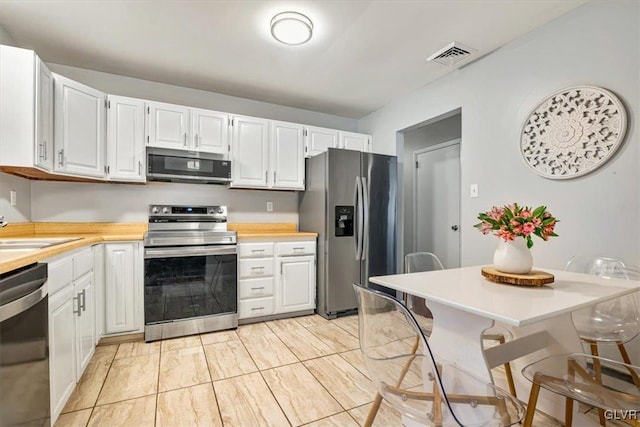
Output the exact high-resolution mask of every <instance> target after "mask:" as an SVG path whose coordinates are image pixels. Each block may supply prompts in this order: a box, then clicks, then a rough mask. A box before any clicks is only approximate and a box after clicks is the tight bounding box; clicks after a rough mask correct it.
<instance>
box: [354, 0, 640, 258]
mask: <svg viewBox="0 0 640 427" xmlns="http://www.w3.org/2000/svg"><path fill="white" fill-rule="evenodd" d="M639 32H640V3H639V2H637V1H636V0H616V1H609V2H602V1H592V2H589V3H587V4H585V5H584V6H581V7H579V8H577V9H575V10H574V11H571V12H569V13H568V14H566V15H564V16H562V17H560V18H558V19H556V20H554V21H552V22H550V23H548V24H546V25H544V26H542V27H540V28H538V29H536V30H534V31H532V32H531V33H529V34H527V35H525V36H524V37H522V38H520V39H518V40H516V41H514V42H512V43H510V44H508V45H506V46H504V47H503V48H501V49H499V50H497V51H495V52H493V53H492V54H490V55H488V56H485V57H484V58H482V59H480V60H478V61H477V62H474V63H472V64H470V65H468V66H466V67H464V68H462V69H460V70H458V71H456V72H454V73H451V74H448V75H447V76H445V77H443V78H441V79H439V80H437V81H435V82H433V83H431V84H429V85H427V86H425V87H423V88H421V89H419V90H417V91H415V92H413V93H411V94H408V95H406V96H403V97H402V98H400V99H398V100H396V101H394V102H392V103H391V104H389V105H387V106H386V107H384V108H382V109H381V110H379V111H377V112H375V113H372V114H370V115H369V116H367V117H365V118H363V119H362V120H361V121H360V130H361V131H362V132H367V133H371V134H372V135H373V149H374V150H375V151H377V152H384V153H391V154H395V152H396V139H397V132H398V131H399V130H402V129H406V128H408V127H410V126H413V125H415V124H417V123H421V122H423V121H425V120H428V119H430V118H432V117H436V116H439V115H442V114H444V113H446V112H449V111H453V110H456V109H458V108H461V110H462V141H463V142H462V146H461V165H462V170H461V194H462V203H461V232H462V235H461V239H462V241H461V249H462V250H461V258H462V259H461V261H462V265H474V264H487V263H490V262H491V259H492V254H493V251H494V249H495V247H496V245H497V243H498V241H497V238H496V237H489V236H483V235H481V234H480V233H479V232H477V231H476V230H475V229H473V228H472V225H473V224H474V223H475V222H476V216H477V213H478V212H481V211H484V210H487V209H489V208H490V207H491V206H492V205H494V204H505V203H510V202H513V201H517V202H520V203H523V204H530V205H539V204H545V205H547V206H548V207H549V210H550V211H551V212H552V213H553V214H555V215H556V216H557V217H558V218H559V219H560V221H561V222H560V223H559V224H558V227H557V232H558V234H560V237H557V238H555V239H552V240H550V241H549V242H542V241H540V240H537V241H536V242H535V246H534V247H533V255H534V260H535V264H536V265H537V266H540V267H547V268H560V267H562V266H563V264H564V263H565V262H566V261H567V259H568V258H569V257H571V256H572V255H574V254H576V253H579V252H580V253H607V254H611V255H616V256H620V257H623V258H625V259H627V260H629V261H630V262H636V263H637V262H639V261H640V259H639V252H640V251H639V249H640V247H639V246H640V243H639V242H640V239H639V237H640V221H639V218H640V208H639V195H640V194H639V193H640V188H639V185H640V167H639V166H640V165H639V162H640V160H639V159H640V157H639V147H638V146H639V137H638V131H637V129H636V127H637V119H638V111H639V108H640V84H639V83H640V82H639V80H640V78H639V76H640V66H639V62H640V34H639ZM576 84H592V85H597V86H603V87H605V88H608V89H610V90H612V91H613V92H615V93H616V94H618V96H619V97H620V98H621V99H622V101H623V102H624V103H625V105H626V106H627V109H628V113H629V122H630V123H629V127H628V131H627V132H628V133H627V138H626V141H625V143H624V145H623V146H622V147H621V148H620V149H619V151H618V152H617V153H616V155H615V156H614V158H613V159H611V160H610V161H609V162H608V163H607V164H606V165H604V166H603V167H601V168H600V169H598V170H597V171H595V172H593V173H591V174H588V175H586V176H584V177H580V178H576V179H572V180H567V181H552V180H546V179H544V178H541V177H539V176H537V175H535V174H534V173H532V172H531V171H530V170H529V169H528V167H527V166H526V165H525V164H524V162H523V161H522V159H521V157H520V153H519V135H520V130H521V126H522V123H523V121H524V120H525V118H526V116H527V115H528V113H529V111H530V110H531V109H532V108H533V107H534V106H535V104H536V103H537V102H539V101H540V100H541V99H542V98H544V97H545V96H547V95H548V94H550V93H552V92H554V91H555V90H558V89H561V88H563V87H567V86H570V85H576ZM472 183H477V184H479V186H480V187H479V197H478V198H476V199H471V198H469V191H468V189H469V185H470V184H472Z"/></svg>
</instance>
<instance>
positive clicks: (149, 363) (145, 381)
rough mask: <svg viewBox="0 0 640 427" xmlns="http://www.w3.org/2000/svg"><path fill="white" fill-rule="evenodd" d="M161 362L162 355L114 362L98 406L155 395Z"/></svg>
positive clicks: (128, 358)
mask: <svg viewBox="0 0 640 427" xmlns="http://www.w3.org/2000/svg"><path fill="white" fill-rule="evenodd" d="M159 362H160V353H155V354H148V355H146V356H138V357H127V358H125V359H116V360H114V361H113V364H112V365H111V369H110V370H109V374H108V375H107V380H106V381H105V382H104V386H103V387H102V391H101V392H100V396H99V397H98V405H104V404H105V403H113V402H118V401H121V400H127V399H133V398H136V397H141V396H147V395H149V394H155V393H156V392H157V388H158V365H159Z"/></svg>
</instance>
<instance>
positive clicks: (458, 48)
mask: <svg viewBox="0 0 640 427" xmlns="http://www.w3.org/2000/svg"><path fill="white" fill-rule="evenodd" d="M471 52H475V49H471V48H470V47H467V46H465V45H463V44H461V43H458V42H452V43H449V44H448V45H446V46H445V47H443V48H442V49H440V50H439V51H437V52H436V53H434V54H433V55H431V56H430V57H428V58H427V61H429V62H438V63H440V64H442V65H446V66H447V67H452V66H453V65H455V64H457V63H458V62H460V61H462V60H464V59H467V57H469V56H471Z"/></svg>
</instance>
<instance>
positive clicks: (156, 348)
mask: <svg viewBox="0 0 640 427" xmlns="http://www.w3.org/2000/svg"><path fill="white" fill-rule="evenodd" d="M153 353H160V341H156V342H152V343H146V342H144V341H142V342H127V343H124V344H120V347H118V352H117V353H116V359H122V358H125V357H135V356H144V355H145V354H153Z"/></svg>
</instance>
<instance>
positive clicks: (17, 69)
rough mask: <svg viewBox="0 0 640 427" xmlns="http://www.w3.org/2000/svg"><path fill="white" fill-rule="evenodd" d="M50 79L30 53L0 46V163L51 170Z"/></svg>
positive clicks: (45, 68) (51, 95)
mask: <svg viewBox="0 0 640 427" xmlns="http://www.w3.org/2000/svg"><path fill="white" fill-rule="evenodd" d="M54 157H55V156H54V149H53V78H52V75H51V72H50V71H49V69H48V68H47V66H46V65H45V64H44V63H43V62H42V61H41V60H40V58H38V56H37V55H36V54H35V52H33V51H32V50H27V49H20V48H17V47H12V46H0V164H1V165H2V166H14V167H27V168H29V167H31V168H32V167H37V168H39V169H43V170H45V171H51V170H52V169H53V160H54Z"/></svg>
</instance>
